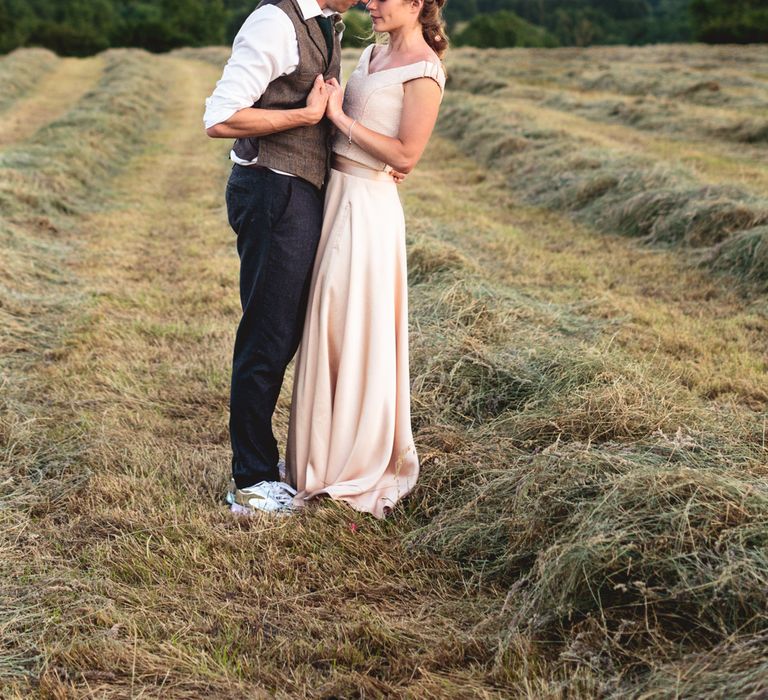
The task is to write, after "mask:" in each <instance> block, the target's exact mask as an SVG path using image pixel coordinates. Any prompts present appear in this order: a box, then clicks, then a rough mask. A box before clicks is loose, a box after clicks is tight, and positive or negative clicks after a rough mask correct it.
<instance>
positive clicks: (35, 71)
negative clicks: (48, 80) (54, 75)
mask: <svg viewBox="0 0 768 700" xmlns="http://www.w3.org/2000/svg"><path fill="white" fill-rule="evenodd" d="M58 61H59V58H58V57H57V56H56V54H55V53H53V52H52V51H48V49H17V50H16V51H14V52H12V53H10V54H8V55H7V56H3V57H2V58H0V111H2V110H4V109H7V108H8V107H9V106H10V105H12V104H13V103H14V102H15V101H16V100H18V99H19V98H20V97H23V96H24V95H25V94H26V93H27V92H29V91H30V90H32V89H34V87H35V85H36V84H37V82H38V81H39V80H40V78H41V77H42V76H43V75H45V74H46V73H47V72H48V71H50V70H52V69H53V68H54V67H55V66H56V64H57V63H58Z"/></svg>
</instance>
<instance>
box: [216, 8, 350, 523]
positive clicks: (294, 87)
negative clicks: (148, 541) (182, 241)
mask: <svg viewBox="0 0 768 700" xmlns="http://www.w3.org/2000/svg"><path fill="white" fill-rule="evenodd" d="M356 1H357V0H262V2H261V3H260V4H259V6H258V7H257V8H256V10H255V11H254V12H253V13H252V14H251V15H250V16H249V17H248V19H246V21H245V23H244V24H243V26H242V27H241V29H240V31H239V32H238V34H237V36H236V37H235V40H234V43H233V47H232V55H231V57H230V59H229V61H228V62H227V65H226V66H225V68H224V72H223V75H222V77H221V79H220V80H219V81H218V83H217V84H216V88H215V89H214V91H213V94H212V95H211V96H210V97H209V98H208V99H207V100H206V110H205V116H204V122H205V127H206V133H207V134H208V136H211V137H213V138H234V139H235V142H234V146H233V149H232V151H231V153H230V158H231V159H232V160H233V161H234V165H233V166H232V172H231V175H230V177H229V182H228V184H227V192H226V202H227V214H228V218H229V223H230V225H231V226H232V228H233V229H234V231H235V233H236V234H237V252H238V254H239V256H240V302H241V305H242V309H243V315H242V318H241V320H240V324H239V326H238V329H237V336H236V339H235V348H234V358H233V366H232V386H231V395H230V421H229V428H230V439H231V443H232V453H233V454H232V484H231V485H230V493H229V494H228V495H227V501H228V502H229V503H230V505H231V509H232V510H233V511H235V512H241V513H252V512H254V511H268V512H284V511H286V510H289V509H290V502H291V499H292V497H293V495H295V493H296V492H295V491H294V489H292V488H291V487H290V486H289V485H288V484H286V483H284V482H282V481H280V473H279V468H278V449H277V441H276V440H275V436H274V434H273V432H272V414H273V413H274V410H275V405H276V403H277V399H278V395H279V393H280V387H281V385H282V383H283V377H284V374H285V369H286V367H287V365H288V363H289V362H290V360H291V358H292V357H293V355H294V354H295V352H296V348H297V347H298V344H299V340H300V338H301V332H302V326H303V322H304V314H305V311H306V306H307V296H308V292H309V283H310V277H311V273H312V265H313V262H314V258H315V253H316V251H317V245H318V241H319V238H320V229H321V225H322V213H323V185H324V183H325V179H326V176H327V173H328V168H329V163H330V155H331V151H330V139H331V136H332V125H331V124H330V122H329V121H328V120H327V119H326V118H325V116H324V114H325V106H326V103H327V101H328V90H327V88H326V85H325V81H328V80H331V78H336V80H339V78H340V66H341V56H340V53H341V46H340V42H339V40H340V37H339V31H340V29H341V28H343V24H341V22H340V19H341V18H340V15H339V14H338V13H341V12H346V11H347V10H348V9H349V8H350V7H351V6H352V5H354V4H355V3H356ZM334 25H335V26H334Z"/></svg>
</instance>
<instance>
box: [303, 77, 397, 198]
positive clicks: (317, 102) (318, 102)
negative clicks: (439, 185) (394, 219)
mask: <svg viewBox="0 0 768 700" xmlns="http://www.w3.org/2000/svg"><path fill="white" fill-rule="evenodd" d="M343 101H344V88H343V87H341V85H340V84H339V81H338V80H336V78H331V79H330V80H327V81H326V80H324V79H323V76H322V75H318V76H317V77H316V78H315V83H314V85H313V86H312V90H311V91H310V93H309V95H307V107H306V110H307V116H308V118H309V120H310V123H311V124H317V123H318V122H319V121H320V120H321V119H322V118H323V117H328V119H330V121H331V122H333V124H334V125H335V126H336V127H337V128H338V129H340V130H341V125H340V124H339V121H340V119H341V118H342V117H344V110H343V108H342V103H343ZM389 172H390V175H392V179H393V180H394V181H395V182H396V183H398V184H399V183H401V182H402V181H403V180H405V177H406V176H405V174H404V173H400V172H398V171H397V170H390V171H389Z"/></svg>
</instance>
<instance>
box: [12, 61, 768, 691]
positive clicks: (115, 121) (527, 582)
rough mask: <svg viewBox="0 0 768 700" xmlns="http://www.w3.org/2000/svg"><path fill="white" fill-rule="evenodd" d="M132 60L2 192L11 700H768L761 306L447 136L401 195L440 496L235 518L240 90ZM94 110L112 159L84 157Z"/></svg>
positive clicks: (167, 64)
mask: <svg viewBox="0 0 768 700" xmlns="http://www.w3.org/2000/svg"><path fill="white" fill-rule="evenodd" d="M601 51H603V50H601ZM617 51H618V50H617ZM222 55H223V58H222ZM464 55H465V54H462V53H461V52H456V54H455V56H456V59H455V60H456V61H459V60H461V59H462V57H463V56H464ZM116 56H118V58H116V60H115V66H114V67H113V68H112V70H111V71H107V72H106V73H105V78H104V81H105V82H104V83H103V84H102V86H101V88H100V90H99V91H97V92H96V93H95V94H94V95H92V96H90V97H87V98H83V100H82V101H81V103H79V104H78V106H77V107H76V108H75V109H74V110H73V111H72V113H71V114H70V117H72V119H71V120H70V117H67V118H65V119H63V120H60V121H59V122H57V123H56V124H54V125H51V127H49V128H51V129H54V130H56V129H59V131H58V134H59V136H58V137H57V141H56V144H57V147H56V153H57V154H58V153H62V154H66V155H63V156H62V160H61V161H60V162H54V163H52V164H51V167H50V168H48V169H46V168H43V169H42V171H41V170H40V169H38V168H36V167H33V165H32V164H33V163H34V162H35V160H34V158H35V142H34V140H33V142H32V143H31V144H25V145H24V148H26V149H27V150H28V151H29V153H30V154H32V155H31V157H30V159H25V158H24V157H23V150H21V148H19V149H18V150H16V151H11V152H10V155H9V153H8V152H6V153H3V154H0V159H2V161H0V162H2V164H3V166H4V168H5V170H4V173H9V175H10V179H6V182H8V181H10V182H11V183H23V187H19V186H16V187H13V186H11V187H6V188H4V190H2V195H0V196H2V197H4V199H3V200H2V201H3V203H4V214H5V217H4V218H5V219H6V222H4V223H3V226H4V227H5V228H4V229H3V231H4V236H5V238H4V241H5V243H4V248H5V249H6V250H8V251H10V252H11V255H10V256H9V257H7V258H5V260H6V261H7V263H6V270H5V271H4V272H3V274H4V275H5V276H4V278H3V285H4V286H3V297H2V307H0V311H2V312H3V313H4V321H5V320H6V319H8V320H9V325H8V327H9V328H11V329H12V332H11V333H9V334H6V335H4V336H3V340H2V350H3V356H4V361H3V384H2V386H3V390H2V392H3V393H2V398H1V399H0V400H1V401H2V405H1V409H2V411H1V413H0V415H1V416H2V418H0V455H2V457H0V469H2V479H1V480H0V482H1V483H2V484H3V490H2V492H0V499H1V500H0V503H1V504H2V509H0V518H2V520H3V523H2V524H3V528H2V532H3V535H2V539H0V543H1V545H0V546H2V548H3V560H4V564H5V565H6V566H5V568H6V572H4V578H3V581H2V583H1V584H0V585H2V598H1V599H0V602H1V603H2V607H0V629H2V639H3V642H2V644H3V647H2V649H3V657H2V661H0V682H2V683H3V684H4V694H5V695H6V696H7V697H25V696H28V695H29V694H30V693H33V692H34V693H35V694H37V695H39V696H41V697H80V696H94V697H124V696H130V697H134V696H135V697H139V696H142V695H145V696H148V697H154V696H157V697H179V698H186V697H202V696H212V697H218V696H225V695H226V696H227V697H241V696H242V697H245V696H246V695H248V696H249V697H252V696H254V695H256V697H259V696H263V697H275V696H277V697H305V696H306V697H388V696H401V697H435V698H439V697H489V698H490V697H530V698H566V697H643V698H646V697H648V698H649V697H654V698H655V697H659V698H662V697H664V698H666V697H670V698H671V697H722V698H736V697H745V698H746V697H750V696H756V695H757V694H758V693H760V692H765V691H766V689H767V688H766V681H765V678H766V671H768V661H766V655H765V648H766V647H765V641H766V639H765V635H766V621H767V615H766V613H767V611H766V594H765V591H766V590H767V589H766V584H768V561H766V554H765V553H766V537H768V491H767V490H766V487H765V477H766V471H767V470H766V443H765V440H766V413H765V401H766V398H768V397H766V390H765V386H766V384H765V371H766V363H765V359H766V358H765V337H766V331H768V325H767V323H766V314H765V310H766V309H765V300H764V296H763V295H762V294H761V293H760V292H759V289H758V290H755V289H754V288H751V287H749V286H746V287H744V288H743V289H742V288H741V287H738V288H736V287H737V286H738V285H734V286H731V285H729V284H725V283H724V282H723V279H731V277H727V278H720V277H717V276H714V275H713V274H712V273H711V272H709V271H708V269H707V268H698V267H695V266H691V265H690V264H689V263H688V261H687V259H686V258H685V257H684V256H682V255H680V254H679V252H677V251H676V249H674V248H671V249H659V248H653V247H648V246H643V245H639V244H638V243H637V242H636V241H635V240H633V239H631V238H626V237H621V236H618V235H606V234H605V233H598V232H596V231H595V230H594V229H593V228H590V227H589V226H588V225H587V224H590V223H591V222H590V220H589V219H580V218H578V217H574V218H572V217H570V216H569V214H570V213H571V212H570V210H568V209H566V210H565V211H564V212H563V213H559V212H558V211H555V212H552V211H546V210H545V209H542V208H540V207H539V206H532V205H531V204H530V203H527V202H526V201H525V199H526V198H525V196H524V194H525V193H521V192H518V191H516V190H515V189H514V188H510V187H509V183H510V179H509V175H508V173H507V171H505V170H503V169H499V168H495V169H494V170H491V171H489V170H487V169H486V168H484V167H483V166H482V165H478V164H477V162H475V161H473V160H470V159H468V158H467V157H465V156H463V155H462V154H461V153H460V151H459V150H458V149H459V148H464V147H466V141H465V140H464V139H462V138H461V137H455V142H454V143H452V142H451V141H449V140H446V139H445V138H436V139H435V141H434V143H433V145H432V146H431V147H430V152H429V154H428V155H427V157H426V158H425V160H424V162H423V164H422V165H421V167H420V169H419V172H417V173H415V174H414V175H413V176H412V177H411V178H409V181H408V183H407V184H406V186H405V187H404V189H403V196H404V199H405V203H406V209H407V212H408V217H409V279H410V284H411V294H410V303H411V319H412V336H411V341H412V342H411V348H412V350H411V352H412V358H411V362H412V369H411V373H412V379H413V421H414V428H415V430H416V439H417V446H418V448H419V452H420V455H421V459H422V465H423V466H422V476H421V479H420V482H419V486H418V488H417V490H416V491H415V492H414V493H413V494H412V495H411V496H410V497H409V498H408V499H407V500H406V501H405V502H404V503H403V505H402V507H401V508H399V509H398V511H397V517H396V518H394V519H392V520H387V521H374V520H373V519H371V518H369V517H366V516H364V515H362V514H358V513H355V512H354V511H351V510H350V509H349V508H347V507H345V506H343V505H341V504H337V503H334V502H326V503H324V504H322V505H321V506H319V507H317V508H313V509H310V510H309V511H308V512H307V513H302V514H301V515H299V516H298V517H295V518H291V519H289V520H286V521H279V522H278V521H272V520H252V521H249V520H239V519H236V518H233V517H232V516H231V515H230V514H228V513H226V511H225V510H224V509H223V507H222V505H221V496H222V493H223V490H224V488H225V485H226V481H227V472H228V464H227V460H228V440H227V434H226V411H227V383H228V360H229V353H230V352H231V340H232V334H233V331H234V325H235V324H236V322H237V318H238V308H237V302H236V296H237V295H236V274H237V273H236V258H235V255H234V251H233V245H232V240H231V232H229V231H228V229H227V227H226V221H225V216H224V213H223V208H222V199H223V197H222V195H223V184H224V180H225V178H226V171H227V161H226V158H225V153H226V150H225V148H224V145H223V144H216V143H208V142H205V140H204V139H203V138H202V137H201V129H200V124H199V112H200V109H201V101H202V97H203V96H204V95H205V94H206V93H207V92H208V91H209V90H210V87H211V85H212V84H213V81H214V80H215V78H216V74H217V70H216V69H215V68H213V67H212V66H206V65H205V64H204V63H202V62H199V61H197V60H195V58H194V52H185V53H177V54H176V55H175V56H172V57H165V58H150V57H148V56H146V55H143V54H141V53H140V52H129V53H126V54H116ZM200 58H202V59H204V60H206V61H208V62H209V63H211V64H214V65H216V66H217V67H220V65H221V64H222V63H223V60H225V58H226V55H225V54H222V53H219V54H217V53H216V52H215V51H212V50H207V51H206V52H205V53H201V55H200ZM711 60H712V61H713V62H715V63H717V62H718V61H719V60H720V59H719V58H718V57H717V56H715V54H714V50H713V54H712V58H711ZM724 63H725V67H727V68H728V69H729V70H730V69H731V67H730V65H729V64H728V63H727V61H725V62H724ZM449 68H450V66H449ZM482 68H484V66H483V67H482ZM115 71H117V72H118V73H117V74H115ZM120 71H124V72H123V73H120ZM110 72H111V73H112V78H110ZM143 80H158V81H163V82H164V85H166V86H167V87H166V90H165V98H166V99H164V100H163V104H162V105H161V104H160V103H159V100H158V102H151V101H150V100H147V99H146V98H144V100H143V101H142V100H139V99H138V98H137V97H135V96H136V95H137V94H139V91H138V90H137V88H138V86H139V84H140V83H141V81H143ZM118 89H120V90H121V92H120V96H118V95H116V94H115V93H114V91H116V90H118ZM141 94H142V95H148V94H152V93H151V91H146V90H142V91H141ZM132 95H133V96H134V97H132ZM169 97H170V99H168V98H169ZM98 99H101V100H103V102H102V103H99V105H98V107H97V108H96V113H98V114H100V115H102V117H103V118H104V120H103V121H94V117H93V114H95V113H90V112H89V110H91V109H93V108H94V100H98ZM446 99H447V100H450V97H447V98H446ZM128 103H130V105H131V106H132V108H133V109H135V110H137V112H136V113H135V114H134V115H133V117H134V118H133V119H130V120H125V123H124V122H123V119H121V117H120V115H121V114H122V113H123V111H124V110H125V108H126V104H128ZM490 105H491V103H489V109H490V108H491V107H490ZM447 107H448V110H447V111H446V113H445V114H446V116H445V117H444V119H443V126H442V127H441V129H442V131H443V133H447V134H451V131H450V130H451V129H452V128H455V121H456V112H455V111H451V110H453V109H454V106H452V103H451V102H448V104H447ZM78 113H82V114H92V116H91V117H90V118H88V119H86V122H88V123H89V124H92V128H93V129H94V130H95V131H98V132H100V133H99V137H98V138H96V137H95V136H94V137H90V138H84V139H82V140H80V141H78V143H79V147H78V148H77V149H76V152H69V151H67V150H66V149H67V148H68V146H69V144H70V141H71V140H72V139H74V138H76V135H77V137H78V138H79V137H82V134H83V131H84V129H83V126H82V123H78V121H77V119H76V115H77V114H78ZM78 124H79V125H78ZM128 124H130V126H129V125H128ZM477 125H478V126H479V127H482V122H481V121H480V122H478V123H477ZM598 128H599V127H598ZM468 131H469V130H468ZM91 147H98V148H99V149H106V152H108V153H113V152H115V151H119V152H120V153H121V154H123V155H125V156H126V159H125V162H124V163H123V164H122V168H121V170H119V171H117V172H115V171H114V170H110V169H108V168H102V166H101V165H100V163H103V159H101V158H98V157H97V156H96V154H95V153H94V152H93V151H91V150H90V149H91ZM474 155H475V156H476V157H478V158H479V160H480V161H481V162H483V161H484V158H483V156H482V154H477V153H475V154H474ZM603 156H604V157H606V158H610V157H611V154H610V153H607V154H603ZM545 165H546V164H543V167H544V166H545ZM84 175H85V177H84ZM513 182H514V181H513ZM214 183H219V184H218V185H215V184H214ZM28 191H32V192H34V193H35V197H34V198H33V199H30V198H29V197H28V196H27V192H28ZM94 192H96V193H98V197H96V198H94V196H93V193H94ZM521 195H522V196H521ZM6 203H8V204H6ZM535 204H541V203H540V202H536V203H535ZM6 206H8V207H9V208H8V209H5V207H6ZM6 211H10V215H8V214H6ZM41 216H42V217H45V222H44V223H43V225H41V223H40V217H41ZM7 222H10V223H7ZM46 222H47V223H46ZM41 231H42V233H41ZM4 252H5V251H4ZM46 271H47V272H46ZM13 304H15V306H13ZM11 322H13V324H14V325H11ZM287 410H288V404H287V396H286V395H284V396H283V397H282V398H281V401H280V404H279V406H278V413H277V416H276V427H277V429H278V432H279V433H280V434H281V435H283V436H284V434H285V430H286V422H287Z"/></svg>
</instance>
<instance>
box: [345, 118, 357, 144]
mask: <svg viewBox="0 0 768 700" xmlns="http://www.w3.org/2000/svg"><path fill="white" fill-rule="evenodd" d="M355 124H357V119H353V120H352V123H351V124H350V125H349V133H348V134H347V141H349V145H350V146H351V145H352V127H353V126H354V125H355Z"/></svg>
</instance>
